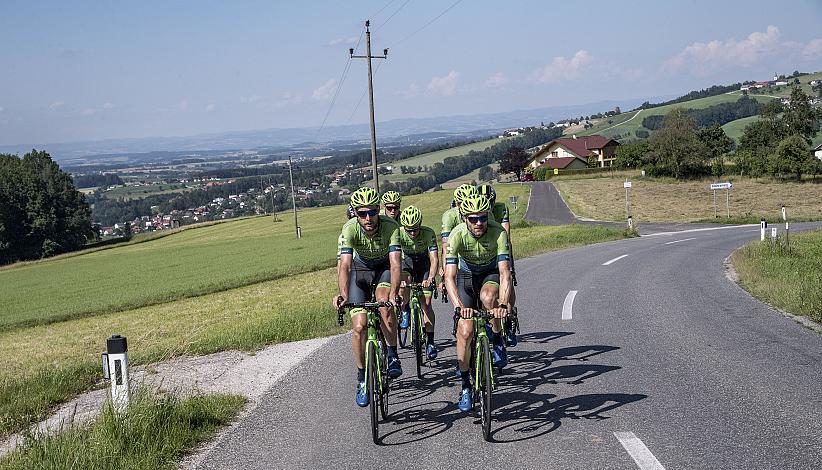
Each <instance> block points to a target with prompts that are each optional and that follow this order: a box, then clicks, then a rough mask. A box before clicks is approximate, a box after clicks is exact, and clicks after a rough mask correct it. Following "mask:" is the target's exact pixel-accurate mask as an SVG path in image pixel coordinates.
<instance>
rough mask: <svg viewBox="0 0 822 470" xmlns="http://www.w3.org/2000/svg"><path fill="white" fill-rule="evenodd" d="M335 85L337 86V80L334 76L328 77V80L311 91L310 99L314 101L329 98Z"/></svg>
mask: <svg viewBox="0 0 822 470" xmlns="http://www.w3.org/2000/svg"><path fill="white" fill-rule="evenodd" d="M335 86H337V80H336V79H334V78H329V79H328V81H326V82H325V83H323V84H322V85H320V86H319V87H318V88H317V89H316V90H314V91H313V92H312V93H311V99H312V100H314V101H325V100H327V99H329V98H331V94H332V93H334V87H335Z"/></svg>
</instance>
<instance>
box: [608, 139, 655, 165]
mask: <svg viewBox="0 0 822 470" xmlns="http://www.w3.org/2000/svg"><path fill="white" fill-rule="evenodd" d="M649 148H650V147H649V145H648V141H647V140H639V141H636V142H630V143H627V144H622V145H620V146H618V147H617V148H616V159H615V160H614V166H615V167H617V168H638V167H639V166H641V165H642V163H643V161H644V159H645V154H647V153H648V149H649Z"/></svg>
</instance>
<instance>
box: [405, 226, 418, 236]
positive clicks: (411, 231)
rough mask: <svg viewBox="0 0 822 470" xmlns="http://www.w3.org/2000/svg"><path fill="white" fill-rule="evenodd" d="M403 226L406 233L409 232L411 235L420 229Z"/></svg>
mask: <svg viewBox="0 0 822 470" xmlns="http://www.w3.org/2000/svg"><path fill="white" fill-rule="evenodd" d="M403 228H405V233H407V234H409V235H413V234H415V233H417V232H419V231H420V229H418V228H406V227H403Z"/></svg>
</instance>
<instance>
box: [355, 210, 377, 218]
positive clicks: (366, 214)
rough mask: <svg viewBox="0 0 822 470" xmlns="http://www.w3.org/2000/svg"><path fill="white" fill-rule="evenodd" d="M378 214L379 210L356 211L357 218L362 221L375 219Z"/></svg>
mask: <svg viewBox="0 0 822 470" xmlns="http://www.w3.org/2000/svg"><path fill="white" fill-rule="evenodd" d="M379 213H380V210H379V209H364V210H358V211H357V217H359V218H361V219H364V218H366V217H376V216H377V214H379Z"/></svg>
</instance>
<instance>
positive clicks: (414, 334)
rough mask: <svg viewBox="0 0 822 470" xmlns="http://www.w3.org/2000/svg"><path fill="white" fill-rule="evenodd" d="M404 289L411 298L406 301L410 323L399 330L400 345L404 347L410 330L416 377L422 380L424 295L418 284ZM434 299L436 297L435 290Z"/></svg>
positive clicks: (424, 338)
mask: <svg viewBox="0 0 822 470" xmlns="http://www.w3.org/2000/svg"><path fill="white" fill-rule="evenodd" d="M406 287H408V288H409V289H410V292H411V293H410V297H411V298H410V299H409V301H408V309H409V310H410V311H411V321H410V322H409V325H408V326H409V327H408V328H401V329H400V335H399V336H400V345H401V346H403V347H405V345H406V342H407V338H408V334H409V330H410V334H411V346H412V348H413V349H414V358H415V359H416V361H417V377H419V378H422V364H423V361H424V358H423V349H424V348H425V344H426V341H427V336H426V331H425V325H424V322H423V310H422V306H423V305H424V302H425V293H424V291H423V287H422V284H420V283H413V284H408V285H407V286H406ZM434 297H436V290H435V292H434Z"/></svg>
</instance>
